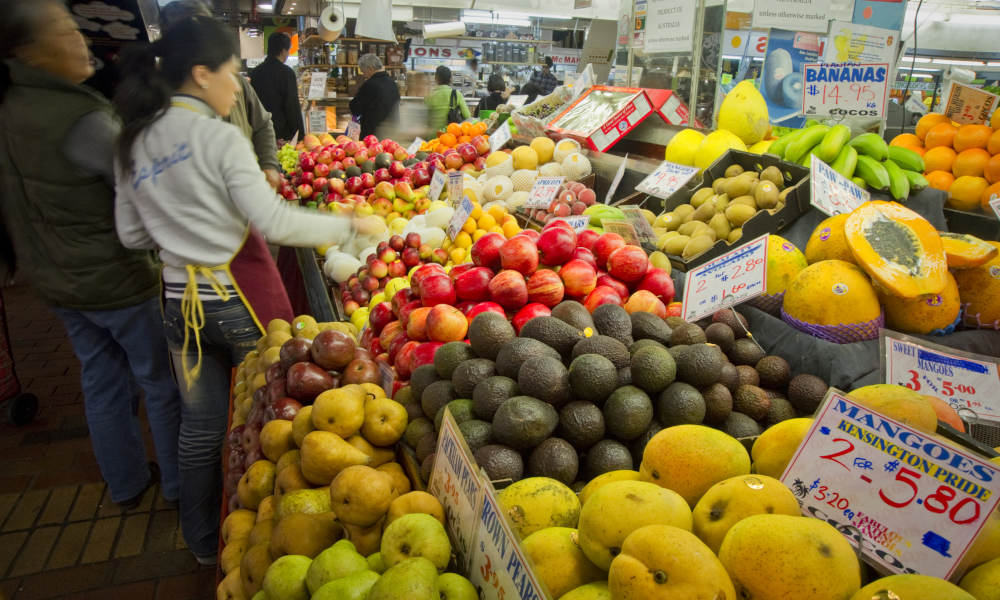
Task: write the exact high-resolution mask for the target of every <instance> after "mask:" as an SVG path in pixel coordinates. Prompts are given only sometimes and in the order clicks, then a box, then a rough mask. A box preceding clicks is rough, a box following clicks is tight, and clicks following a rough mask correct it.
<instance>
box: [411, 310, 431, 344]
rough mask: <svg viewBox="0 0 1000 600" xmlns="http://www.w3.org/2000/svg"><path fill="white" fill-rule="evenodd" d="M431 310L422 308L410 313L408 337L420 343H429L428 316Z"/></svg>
mask: <svg viewBox="0 0 1000 600" xmlns="http://www.w3.org/2000/svg"><path fill="white" fill-rule="evenodd" d="M430 312H431V309H430V308H429V307H426V306H422V307H420V308H418V309H416V310H414V311H413V312H411V313H410V315H409V318H407V319H406V337H408V338H410V339H411V340H417V341H418V342H424V341H427V315H428V314H430Z"/></svg>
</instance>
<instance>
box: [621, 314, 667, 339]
mask: <svg viewBox="0 0 1000 600" xmlns="http://www.w3.org/2000/svg"><path fill="white" fill-rule="evenodd" d="M630 318H631V319H632V339H635V340H654V341H657V342H660V343H661V344H663V345H664V346H666V345H667V343H668V342H670V336H671V335H673V332H672V331H671V330H670V328H669V327H667V324H666V322H665V321H664V320H663V319H661V318H660V317H657V316H656V315H654V314H653V313H648V312H643V311H638V312H634V313H632V314H631V315H630Z"/></svg>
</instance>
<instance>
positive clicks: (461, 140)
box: [458, 135, 472, 144]
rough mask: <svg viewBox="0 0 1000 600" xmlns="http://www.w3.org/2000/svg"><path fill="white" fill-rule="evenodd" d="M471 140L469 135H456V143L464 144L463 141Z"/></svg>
mask: <svg viewBox="0 0 1000 600" xmlns="http://www.w3.org/2000/svg"><path fill="white" fill-rule="evenodd" d="M471 140H472V138H471V137H469V136H467V135H460V136H458V143H459V144H465V143H467V142H469V141H471Z"/></svg>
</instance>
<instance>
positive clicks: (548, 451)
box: [528, 437, 580, 485]
mask: <svg viewBox="0 0 1000 600" xmlns="http://www.w3.org/2000/svg"><path fill="white" fill-rule="evenodd" d="M579 470H580V459H579V457H578V456H577V455H576V450H574V449H573V446H571V445H570V443H569V442H567V441H566V440H561V439H559V438H554V437H552V438H549V439H547V440H545V441H544V442H542V443H541V444H538V446H537V447H535V449H534V450H532V451H531V454H530V455H529V456H528V476H529V477H549V478H550V479H555V480H556V481H561V482H563V483H565V484H566V485H570V484H572V483H573V481H575V480H576V474H577V472H578V471H579Z"/></svg>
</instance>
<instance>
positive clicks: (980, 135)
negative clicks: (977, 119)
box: [955, 125, 993, 152]
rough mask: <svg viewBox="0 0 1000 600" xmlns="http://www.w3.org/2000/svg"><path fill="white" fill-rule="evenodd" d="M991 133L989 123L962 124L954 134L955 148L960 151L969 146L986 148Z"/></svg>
mask: <svg viewBox="0 0 1000 600" xmlns="http://www.w3.org/2000/svg"><path fill="white" fill-rule="evenodd" d="M991 135H993V129H992V128H991V127H990V126H989V125H962V126H961V127H959V128H958V133H956V134H955V150H956V151H958V152H961V151H962V150H968V149H969V148H986V145H987V144H988V143H989V141H990V136H991Z"/></svg>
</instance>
